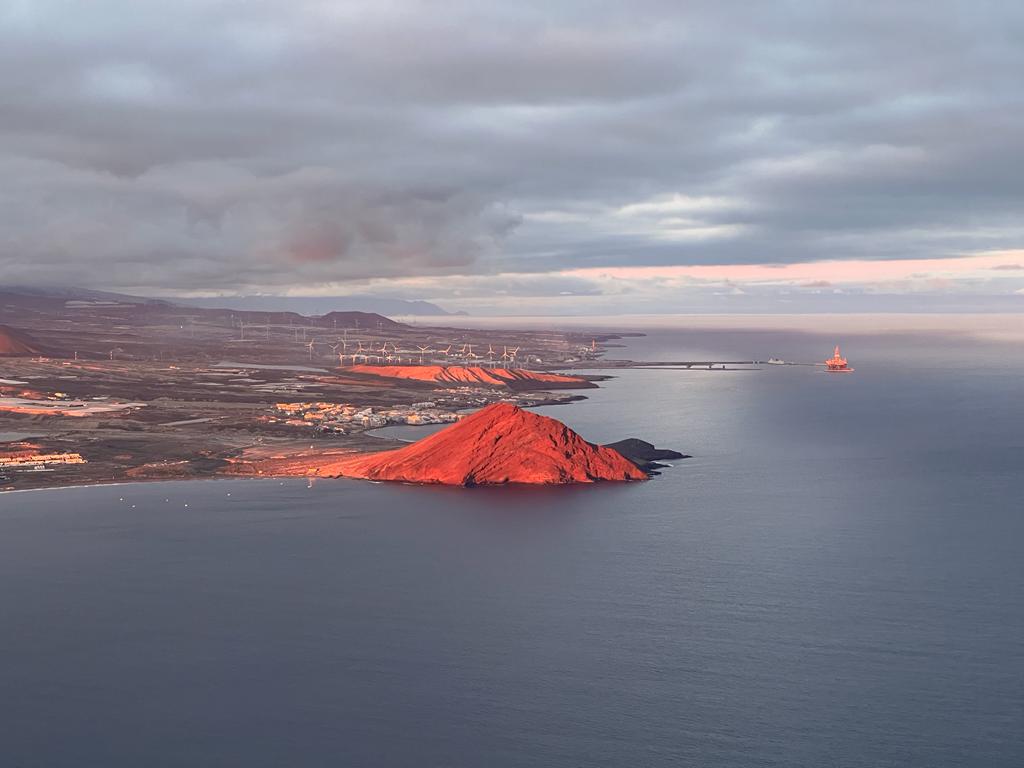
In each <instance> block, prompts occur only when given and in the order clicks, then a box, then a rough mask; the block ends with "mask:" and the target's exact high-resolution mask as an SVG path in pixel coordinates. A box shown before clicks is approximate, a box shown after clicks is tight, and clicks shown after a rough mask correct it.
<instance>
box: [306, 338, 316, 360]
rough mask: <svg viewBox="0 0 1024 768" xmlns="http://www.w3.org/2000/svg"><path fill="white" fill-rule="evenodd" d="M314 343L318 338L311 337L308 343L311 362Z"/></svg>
mask: <svg viewBox="0 0 1024 768" xmlns="http://www.w3.org/2000/svg"><path fill="white" fill-rule="evenodd" d="M314 344H316V339H310V340H309V343H308V344H307V345H306V346H307V347H309V360H310V362H312V361H313V345H314Z"/></svg>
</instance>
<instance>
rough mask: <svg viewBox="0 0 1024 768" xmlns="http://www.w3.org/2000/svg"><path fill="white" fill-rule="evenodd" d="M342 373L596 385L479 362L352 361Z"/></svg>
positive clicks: (520, 385)
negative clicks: (451, 363) (370, 363)
mask: <svg viewBox="0 0 1024 768" xmlns="http://www.w3.org/2000/svg"><path fill="white" fill-rule="evenodd" d="M344 370H345V372H346V373H361V374H366V375H371V376H381V377H383V378H391V379H410V380H413V381H427V382H433V383H437V384H469V385H483V386H491V387H508V388H510V389H536V388H537V387H538V386H539V385H542V386H543V387H544V388H545V389H583V388H588V387H596V386H597V385H596V384H594V383H593V382H590V381H587V380H586V379H584V378H580V377H579V376H566V375H565V374H562V373H543V372H541V371H529V370H527V369H525V368H485V367H482V366H479V365H472V366H464V365H353V366H350V367H348V368H345V369H344Z"/></svg>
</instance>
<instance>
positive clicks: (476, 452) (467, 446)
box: [318, 403, 647, 485]
mask: <svg viewBox="0 0 1024 768" xmlns="http://www.w3.org/2000/svg"><path fill="white" fill-rule="evenodd" d="M318 474H321V475H341V476H344V477H358V478H364V479H367V480H395V481H400V482H407V483H436V484H442V485H502V484H505V483H530V484H536V485H543V484H563V483H593V482H597V481H600V480H617V481H623V480H645V479H647V474H646V473H645V472H644V471H643V470H641V469H640V468H639V467H638V466H637V465H636V464H634V463H633V462H631V461H629V460H628V459H627V458H625V457H624V456H623V455H622V454H620V453H619V452H617V451H615V450H613V449H611V448H605V447H603V446H600V445H593V444H592V443H588V442H587V441H586V440H584V439H583V438H582V437H580V436H579V435H577V434H576V433H575V432H573V431H572V430H571V429H569V428H568V427H567V426H565V425H564V424H562V423H561V422H560V421H556V420H555V419H551V418H548V417H547V416H539V415H538V414H536V413H531V412H529V411H524V410H523V409H522V408H519V407H517V406H514V405H511V404H508V403H495V404H494V405H489V406H487V407H486V408H483V409H482V410H480V411H477V412H476V413H474V414H473V415H472V416H468V417H467V418H465V419H463V420H462V421H460V422H457V423H455V424H453V425H452V426H450V427H448V428H446V429H443V430H441V431H440V432H437V433H436V434H433V435H431V436H430V437H425V438H423V439H422V440H420V441H418V442H416V443H413V444H412V445H409V446H406V447H405V448H400V449H398V450H394V451H383V452H381V453H372V454H365V455H362V456H358V457H356V458H346V459H341V460H338V461H334V462H331V463H330V464H327V465H321V466H320V467H319V473H318Z"/></svg>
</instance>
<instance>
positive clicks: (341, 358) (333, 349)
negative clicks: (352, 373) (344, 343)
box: [328, 344, 345, 366]
mask: <svg viewBox="0 0 1024 768" xmlns="http://www.w3.org/2000/svg"><path fill="white" fill-rule="evenodd" d="M328 346H329V347H330V348H331V352H333V353H334V354H336V355H338V365H339V366H341V365H344V364H345V359H344V358H345V356H344V355H340V354H338V347H340V346H341V344H328Z"/></svg>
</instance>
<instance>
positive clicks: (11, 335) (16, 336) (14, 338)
mask: <svg viewBox="0 0 1024 768" xmlns="http://www.w3.org/2000/svg"><path fill="white" fill-rule="evenodd" d="M40 354H42V348H41V347H40V346H39V344H38V343H37V342H36V341H35V339H33V338H32V337H31V336H29V335H28V334H27V333H25V332H24V331H19V330H18V329H17V328H11V327H10V326H8V325H0V357H29V356H31V355H40Z"/></svg>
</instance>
